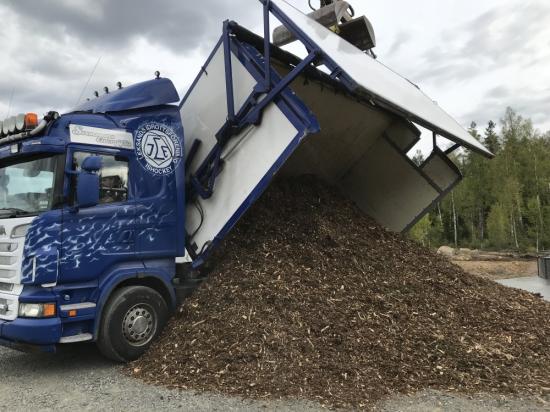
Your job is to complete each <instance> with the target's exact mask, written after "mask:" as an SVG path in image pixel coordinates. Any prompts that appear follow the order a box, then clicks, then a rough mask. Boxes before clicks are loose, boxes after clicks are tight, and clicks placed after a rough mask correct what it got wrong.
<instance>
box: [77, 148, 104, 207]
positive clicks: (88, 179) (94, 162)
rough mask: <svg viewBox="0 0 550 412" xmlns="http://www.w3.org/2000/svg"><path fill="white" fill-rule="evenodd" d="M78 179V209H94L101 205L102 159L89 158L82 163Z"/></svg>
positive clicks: (97, 157) (96, 157)
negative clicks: (100, 176)
mask: <svg viewBox="0 0 550 412" xmlns="http://www.w3.org/2000/svg"><path fill="white" fill-rule="evenodd" d="M81 169H82V170H81V171H80V173H79V174H78V177H77V184H76V200H77V203H78V207H81V208H85V207H92V206H96V205H97V204H99V174H98V173H97V172H98V171H99V170H100V169H101V157H99V156H89V157H87V158H86V159H84V161H83V162H82V166H81Z"/></svg>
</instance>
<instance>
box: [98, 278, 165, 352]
mask: <svg viewBox="0 0 550 412" xmlns="http://www.w3.org/2000/svg"><path fill="white" fill-rule="evenodd" d="M168 316H169V311H168V305H167V304H166V302H165V300H164V299H163V298H162V296H161V295H160V294H159V293H158V292H157V291H155V290H153V289H151V288H148V287H145V286H127V287H123V288H120V289H118V290H116V291H115V292H114V293H113V295H112V296H111V297H110V298H109V300H108V302H107V304H106V306H105V309H104V310H103V316H102V317H101V323H100V325H99V327H100V329H99V337H98V340H97V346H98V347H99V350H100V351H101V353H102V354H103V355H104V356H105V357H107V358H109V359H112V360H114V361H116V362H129V361H132V360H135V359H137V358H139V357H140V356H141V355H143V353H145V351H146V350H147V349H148V348H149V346H151V343H152V342H153V341H154V340H155V338H156V337H157V336H158V335H159V334H160V332H161V331H162V329H163V328H164V326H165V325H166V321H167V320H168Z"/></svg>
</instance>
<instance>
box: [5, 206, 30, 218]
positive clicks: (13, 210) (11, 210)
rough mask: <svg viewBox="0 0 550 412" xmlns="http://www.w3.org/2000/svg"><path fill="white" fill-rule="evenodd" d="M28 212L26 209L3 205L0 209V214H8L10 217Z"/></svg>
mask: <svg viewBox="0 0 550 412" xmlns="http://www.w3.org/2000/svg"><path fill="white" fill-rule="evenodd" d="M29 213H30V212H29V211H28V210H24V209H18V208H16V207H4V208H1V209H0V214H8V215H9V216H10V217H17V216H22V215H28V214H29Z"/></svg>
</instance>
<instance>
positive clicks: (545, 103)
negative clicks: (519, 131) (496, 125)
mask: <svg viewBox="0 0 550 412" xmlns="http://www.w3.org/2000/svg"><path fill="white" fill-rule="evenodd" d="M505 107H512V108H513V109H514V110H515V111H517V112H518V113H519V114H521V115H522V116H523V117H525V118H529V119H531V120H532V121H533V123H534V124H545V123H546V124H548V108H549V107H550V88H547V89H544V90H517V89H514V88H510V87H504V86H503V87H497V88H494V89H491V90H489V91H488V92H487V93H486V94H485V96H484V97H483V98H482V100H481V102H480V103H479V104H478V105H477V106H476V107H474V108H473V109H472V110H471V111H470V112H468V113H466V114H465V115H463V116H461V118H460V121H461V123H463V124H469V122H471V121H475V122H476V123H478V125H485V124H487V122H488V121H489V120H493V121H495V122H497V121H498V120H499V119H500V118H501V117H502V115H503V111H504V108H505Z"/></svg>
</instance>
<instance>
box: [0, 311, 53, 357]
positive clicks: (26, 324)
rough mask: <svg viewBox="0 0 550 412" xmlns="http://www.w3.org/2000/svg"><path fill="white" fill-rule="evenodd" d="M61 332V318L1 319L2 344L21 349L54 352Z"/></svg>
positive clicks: (0, 333)
mask: <svg viewBox="0 0 550 412" xmlns="http://www.w3.org/2000/svg"><path fill="white" fill-rule="evenodd" d="M61 332H62V327H61V320H60V319H59V318H51V319H24V318H17V319H15V320H13V321H3V320H0V345H1V346H7V347H10V348H13V349H19V350H32V349H34V350H39V351H44V352H53V351H55V345H56V343H57V342H59V339H60V338H61Z"/></svg>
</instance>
